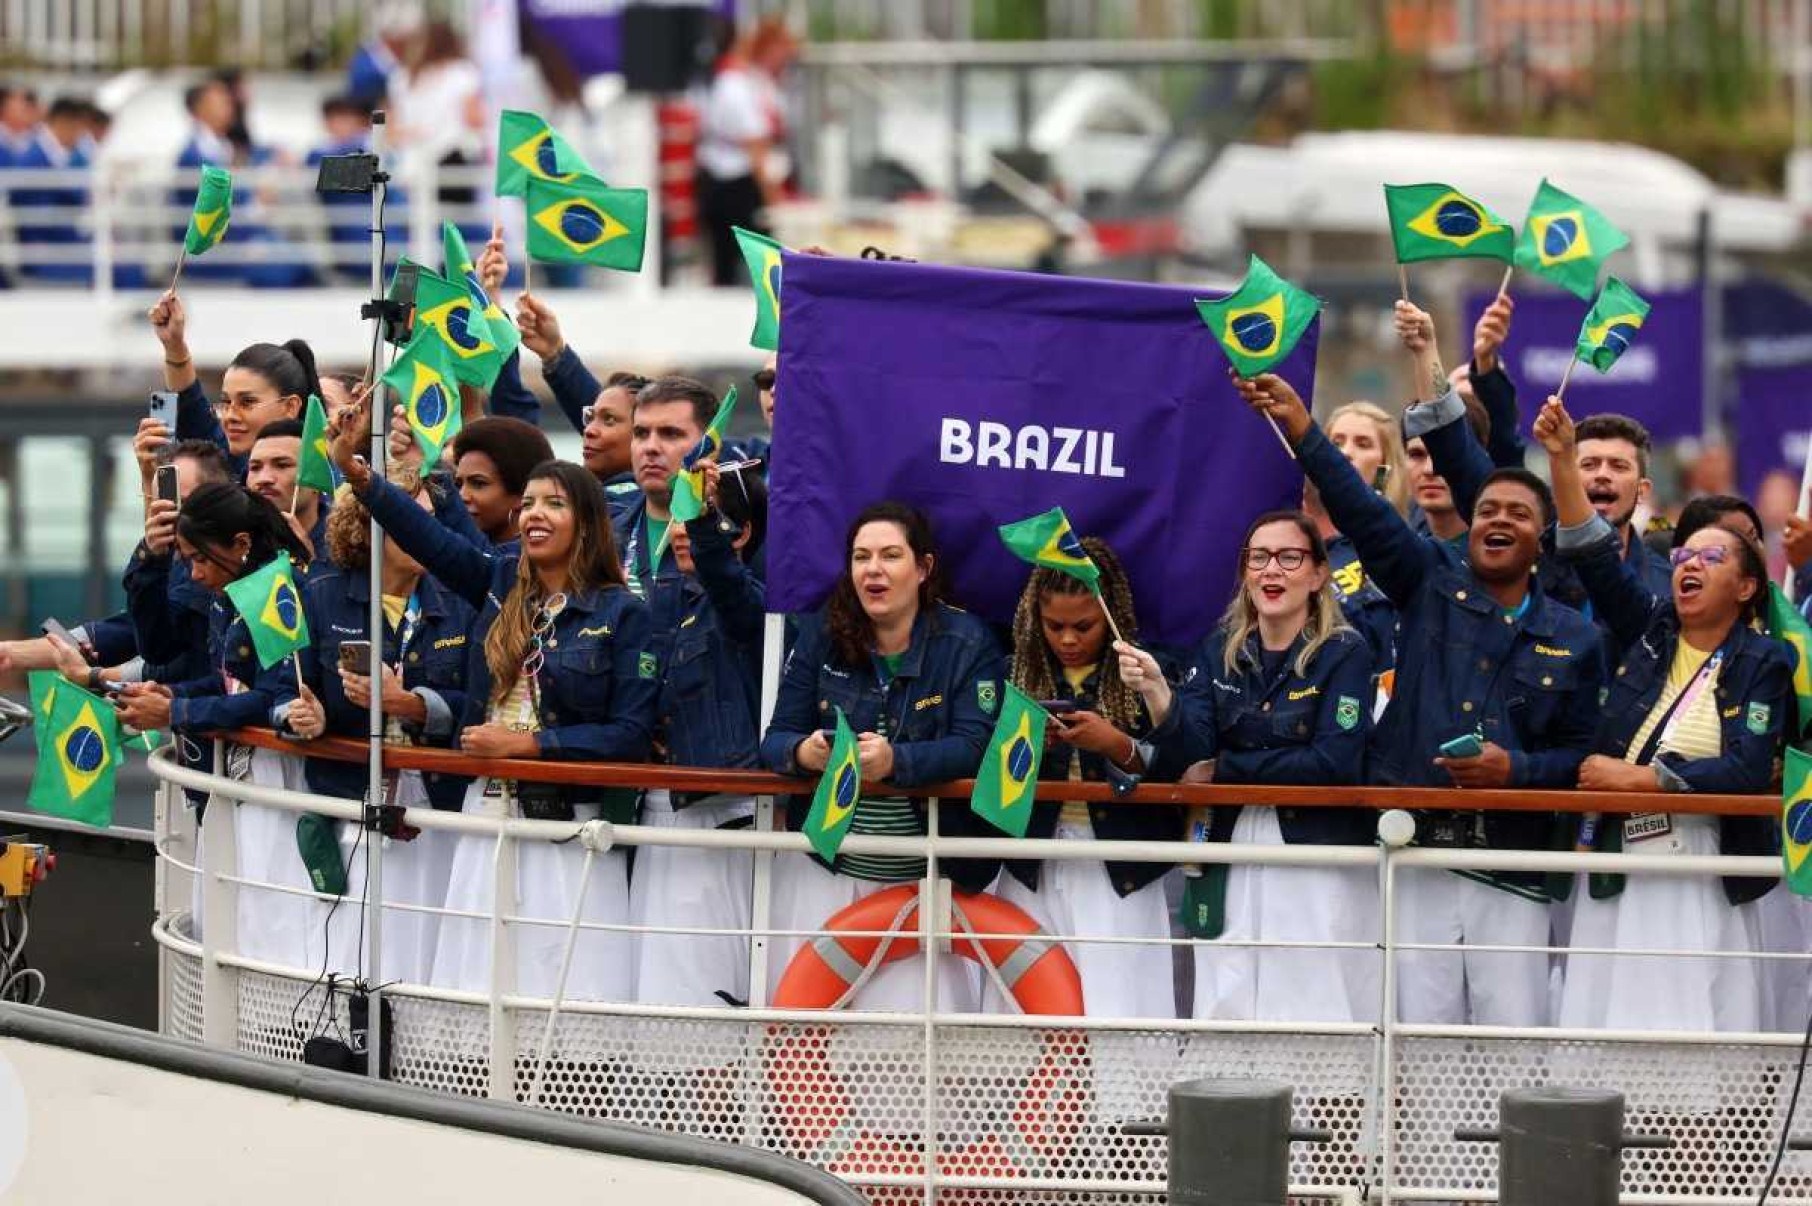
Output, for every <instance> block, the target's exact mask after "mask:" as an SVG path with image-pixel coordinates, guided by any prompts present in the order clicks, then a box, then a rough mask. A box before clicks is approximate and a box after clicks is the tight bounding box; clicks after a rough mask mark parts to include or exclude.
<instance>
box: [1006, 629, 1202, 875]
mask: <svg viewBox="0 0 1812 1206" xmlns="http://www.w3.org/2000/svg"><path fill="white" fill-rule="evenodd" d="M1107 656H1110V657H1111V656H1112V652H1111V651H1108V653H1107ZM1099 680H1100V674H1099V672H1097V673H1096V674H1093V675H1091V676H1089V678H1088V680H1087V681H1086V682H1084V683H1083V684H1082V687H1081V689H1080V690H1071V691H1069V698H1070V699H1071V700H1073V701H1074V702H1075V704H1076V706H1077V707H1079V708H1083V709H1086V710H1089V711H1096V710H1098V708H1099V703H1100V699H1099V696H1098V694H1097V692H1098V683H1099ZM1057 681H1058V682H1059V683H1060V684H1061V683H1063V680H1062V678H1061V677H1059V678H1058V680H1057ZM1065 686H1066V688H1067V684H1065ZM1151 727H1152V726H1151V718H1150V717H1148V716H1147V715H1146V714H1145V708H1144V705H1143V704H1141V705H1140V707H1139V723H1138V724H1137V725H1136V726H1134V729H1133V731H1132V733H1131V734H1129V735H1130V736H1131V737H1132V738H1133V739H1134V740H1135V741H1137V742H1139V743H1140V745H1141V746H1142V747H1144V748H1143V749H1142V751H1141V752H1142V753H1144V755H1145V757H1146V758H1147V759H1148V760H1149V759H1152V758H1155V756H1156V751H1155V750H1154V749H1152V748H1151V746H1150V741H1151ZM1072 761H1074V762H1076V763H1077V764H1078V765H1079V766H1080V768H1081V775H1082V781H1083V782H1084V783H1112V784H1114V786H1115V787H1116V788H1118V789H1122V790H1131V789H1132V788H1134V787H1136V786H1138V784H1139V781H1140V780H1141V779H1150V778H1154V777H1156V776H1157V775H1158V773H1159V772H1158V771H1157V769H1156V768H1154V767H1149V766H1148V767H1147V769H1146V773H1145V774H1143V775H1132V774H1128V773H1127V772H1125V771H1123V770H1121V769H1120V768H1119V767H1117V766H1115V765H1114V764H1113V763H1111V762H1109V761H1108V760H1107V759H1105V758H1103V757H1102V756H1101V755H1099V754H1096V753H1092V752H1090V751H1088V750H1082V749H1077V748H1076V747H1075V746H1073V745H1067V744H1065V743H1064V742H1061V741H1051V742H1049V744H1047V745H1046V746H1045V750H1044V759H1043V761H1042V762H1040V763H1039V767H1038V777H1039V779H1041V780H1044V781H1046V782H1050V781H1056V782H1060V783H1061V782H1065V781H1067V780H1068V779H1069V777H1070V763H1071V762H1072ZM1062 812H1063V805H1062V803H1061V802H1059V801H1056V800H1040V801H1038V802H1036V803H1035V804H1033V805H1032V819H1031V821H1030V822H1029V823H1028V824H1027V825H1026V836H1027V837H1030V838H1048V837H1050V836H1051V835H1052V834H1053V833H1055V832H1056V831H1057V820H1058V817H1059V816H1060V815H1061V814H1062ZM1088 816H1089V826H1090V828H1092V829H1093V830H1094V833H1095V836H1096V837H1097V838H1100V839H1102V840H1103V841H1114V842H1174V841H1176V839H1177V837H1178V835H1180V834H1181V833H1182V832H1183V810H1182V808H1181V807H1179V806H1178V805H1175V804H1134V805H1120V804H1105V803H1095V804H1090V805H1089V808H1088ZM1106 867H1107V878H1108V882H1109V883H1111V884H1112V885H1113V888H1114V891H1115V892H1117V893H1119V894H1120V895H1121V896H1130V895H1132V894H1133V893H1134V892H1137V891H1138V890H1139V889H1140V888H1143V887H1144V886H1145V885H1146V884H1149V883H1151V882H1152V881H1153V880H1155V879H1161V878H1162V877H1163V876H1164V873H1165V872H1167V871H1169V870H1170V867H1171V864H1169V863H1129V862H1109V863H1107V864H1106ZM1043 868H1044V863H1043V861H1042V860H1040V859H1035V858H1020V859H1010V860H1009V861H1008V862H1007V870H1008V871H1009V872H1011V873H1012V875H1013V878H1014V879H1017V880H1018V881H1019V882H1020V883H1022V884H1024V885H1025V886H1026V887H1028V888H1030V889H1032V890H1033V891H1037V890H1038V879H1039V874H1040V872H1041V871H1042V870H1043Z"/></svg>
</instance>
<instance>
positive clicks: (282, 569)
mask: <svg viewBox="0 0 1812 1206" xmlns="http://www.w3.org/2000/svg"><path fill="white" fill-rule="evenodd" d="M226 593H227V597H228V598H229V599H231V600H232V601H233V608H234V610H236V611H238V613H239V618H240V619H242V620H244V621H245V630H246V633H247V635H249V636H250V637H251V638H252V648H253V649H255V650H257V652H258V664H259V665H260V666H263V667H264V668H265V669H267V670H268V669H270V668H271V667H272V666H274V665H276V664H277V663H278V662H280V661H282V660H283V659H284V658H286V657H288V656H289V655H290V654H292V653H294V652H296V651H297V650H299V649H306V648H308V617H307V616H305V615H303V614H302V592H301V591H299V590H297V589H296V567H295V565H294V564H293V563H292V562H291V561H290V559H289V554H288V553H278V554H277V555H276V556H275V557H272V558H271V559H270V560H269V561H267V562H265V564H264V567H263V568H262V569H258V570H254V571H253V572H252V573H249V574H247V575H246V576H245V577H243V578H241V579H239V580H238V581H237V582H230V583H228V584H227V588H226Z"/></svg>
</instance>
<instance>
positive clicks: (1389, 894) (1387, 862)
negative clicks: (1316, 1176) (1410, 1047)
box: [1373, 843, 1397, 1206]
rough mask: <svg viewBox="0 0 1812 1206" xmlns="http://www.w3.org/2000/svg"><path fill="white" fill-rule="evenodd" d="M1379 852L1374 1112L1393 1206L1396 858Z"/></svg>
mask: <svg viewBox="0 0 1812 1206" xmlns="http://www.w3.org/2000/svg"><path fill="white" fill-rule="evenodd" d="M1378 851H1379V853H1378V875H1379V878H1380V881H1381V887H1382V896H1383V915H1384V916H1383V920H1384V943H1383V947H1382V949H1383V952H1384V968H1383V974H1382V975H1380V976H1379V977H1378V979H1379V981H1380V983H1381V984H1382V986H1383V987H1382V991H1381V992H1380V993H1379V996H1380V998H1381V1000H1380V1001H1379V1014H1378V1024H1379V1028H1380V1038H1379V1044H1378V1066H1379V1078H1378V1084H1379V1086H1380V1088H1379V1092H1378V1095H1377V1098H1376V1099H1375V1101H1374V1102H1373V1106H1374V1110H1373V1114H1374V1116H1375V1117H1376V1119H1377V1127H1378V1194H1379V1199H1378V1200H1379V1206H1390V1203H1391V1191H1392V1190H1393V1189H1394V1188H1395V1187H1396V1175H1397V1170H1396V1154H1397V1145H1396V1136H1395V1135H1394V1134H1393V1130H1394V1125H1395V1122H1396V1118H1397V1111H1396V1107H1395V1104H1394V1103H1395V1101H1396V1096H1397V950H1396V947H1397V860H1396V857H1395V853H1394V851H1393V849H1392V847H1391V846H1390V845H1389V844H1388V843H1381V844H1380V845H1379V847H1378Z"/></svg>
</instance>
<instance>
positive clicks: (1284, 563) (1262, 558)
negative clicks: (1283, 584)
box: [1240, 548, 1309, 573]
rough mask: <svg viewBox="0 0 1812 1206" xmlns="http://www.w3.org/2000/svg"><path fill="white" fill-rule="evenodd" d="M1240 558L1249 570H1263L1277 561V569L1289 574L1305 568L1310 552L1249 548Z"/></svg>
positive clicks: (1303, 550)
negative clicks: (1304, 564) (1273, 561)
mask: <svg viewBox="0 0 1812 1206" xmlns="http://www.w3.org/2000/svg"><path fill="white" fill-rule="evenodd" d="M1240 556H1241V558H1242V559H1243V560H1244V561H1245V563H1246V568H1247V569H1249V570H1254V571H1256V570H1262V569H1264V568H1265V567H1266V566H1267V565H1270V564H1271V562H1272V560H1273V559H1275V560H1276V562H1277V568H1278V569H1281V570H1283V571H1284V572H1285V573H1288V572H1290V571H1291V570H1299V569H1301V568H1302V567H1303V563H1304V562H1306V561H1307V560H1308V559H1309V550H1307V549H1261V548H1248V549H1246V551H1245V552H1243V553H1241V554H1240Z"/></svg>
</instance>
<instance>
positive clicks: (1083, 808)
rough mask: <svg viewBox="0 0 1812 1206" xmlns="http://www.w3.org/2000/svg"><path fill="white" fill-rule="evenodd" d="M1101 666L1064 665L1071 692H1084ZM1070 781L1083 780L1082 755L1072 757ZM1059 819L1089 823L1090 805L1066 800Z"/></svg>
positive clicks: (1067, 821)
mask: <svg viewBox="0 0 1812 1206" xmlns="http://www.w3.org/2000/svg"><path fill="white" fill-rule="evenodd" d="M1099 667H1100V663H1096V664H1095V665H1091V666H1065V667H1063V680H1064V681H1065V682H1067V683H1068V684H1069V685H1070V692H1071V693H1072V694H1075V695H1080V694H1082V684H1084V683H1086V682H1087V681H1088V680H1089V679H1090V678H1092V677H1093V676H1094V673H1095V671H1096V670H1097V669H1098V668H1099ZM1069 781H1070V782H1071V783H1080V782H1082V759H1081V758H1080V757H1072V758H1071V759H1070V773H1069ZM1058 820H1060V821H1062V822H1064V823H1065V824H1071V825H1087V824H1088V823H1089V814H1088V805H1087V804H1086V803H1084V802H1083V801H1081V800H1065V801H1064V803H1063V807H1062V809H1061V810H1060V811H1059V813H1058Z"/></svg>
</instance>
